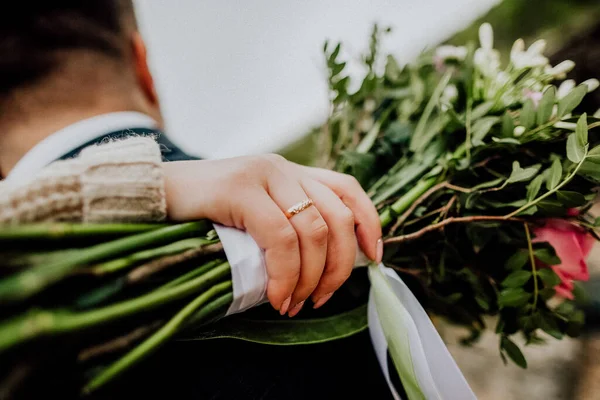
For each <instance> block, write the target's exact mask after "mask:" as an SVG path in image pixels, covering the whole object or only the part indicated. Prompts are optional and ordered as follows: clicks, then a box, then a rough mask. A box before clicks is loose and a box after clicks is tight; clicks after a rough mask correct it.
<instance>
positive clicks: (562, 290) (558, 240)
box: [533, 219, 595, 299]
mask: <svg viewBox="0 0 600 400" xmlns="http://www.w3.org/2000/svg"><path fill="white" fill-rule="evenodd" d="M534 233H535V239H534V240H533V241H534V242H536V243H539V242H548V243H550V245H551V246H552V247H554V250H555V251H556V255H557V256H558V257H559V258H560V261H561V263H560V264H558V265H552V266H550V268H552V270H554V272H555V273H556V275H558V277H559V278H560V280H561V283H560V284H559V285H557V286H556V287H555V288H554V289H555V290H556V294H557V295H559V296H561V297H564V298H567V299H573V293H572V292H573V287H574V286H573V281H587V280H588V279H589V277H590V275H589V272H588V268H587V263H586V258H587V256H588V254H589V253H590V251H591V250H592V246H593V245H594V242H595V239H594V238H593V237H592V236H591V235H590V234H589V233H587V232H586V231H585V230H583V229H581V228H579V227H578V226H575V225H573V224H571V223H569V222H567V221H563V220H560V219H549V220H547V221H546V224H545V225H544V226H542V227H539V228H536V229H535V230H534Z"/></svg>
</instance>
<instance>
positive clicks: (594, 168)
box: [577, 157, 600, 184]
mask: <svg viewBox="0 0 600 400" xmlns="http://www.w3.org/2000/svg"><path fill="white" fill-rule="evenodd" d="M577 175H580V176H583V177H584V178H586V179H587V180H589V181H592V182H594V183H599V184H600V165H598V164H596V163H593V162H590V161H588V159H587V157H586V159H585V161H584V162H583V163H582V164H581V167H580V168H579V171H577Z"/></svg>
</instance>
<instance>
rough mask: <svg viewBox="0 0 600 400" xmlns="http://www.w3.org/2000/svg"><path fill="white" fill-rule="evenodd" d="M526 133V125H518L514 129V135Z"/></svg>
mask: <svg viewBox="0 0 600 400" xmlns="http://www.w3.org/2000/svg"><path fill="white" fill-rule="evenodd" d="M524 133H525V127H524V126H521V125H519V126H516V127H515V129H514V130H513V135H515V137H519V136H521V135H522V134H524Z"/></svg>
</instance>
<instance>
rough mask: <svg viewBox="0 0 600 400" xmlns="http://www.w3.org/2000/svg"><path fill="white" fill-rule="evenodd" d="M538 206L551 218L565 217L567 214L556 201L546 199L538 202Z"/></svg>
mask: <svg viewBox="0 0 600 400" xmlns="http://www.w3.org/2000/svg"><path fill="white" fill-rule="evenodd" d="M537 206H538V208H539V209H540V210H542V211H543V212H544V213H545V214H547V215H551V216H555V217H556V216H563V215H565V213H566V212H567V209H566V208H565V207H564V206H563V205H562V204H561V203H560V202H559V201H558V200H554V199H544V200H541V201H538V202H537Z"/></svg>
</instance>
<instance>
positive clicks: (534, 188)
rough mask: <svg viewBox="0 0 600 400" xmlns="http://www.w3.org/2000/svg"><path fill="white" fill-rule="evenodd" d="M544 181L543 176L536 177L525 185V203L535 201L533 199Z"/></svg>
mask: <svg viewBox="0 0 600 400" xmlns="http://www.w3.org/2000/svg"><path fill="white" fill-rule="evenodd" d="M543 181H544V176H543V175H538V176H536V177H535V178H533V180H532V181H531V182H530V183H529V185H527V202H530V201H531V200H533V199H535V197H536V196H537V195H538V193H539V192H540V189H541V187H542V182H543Z"/></svg>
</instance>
